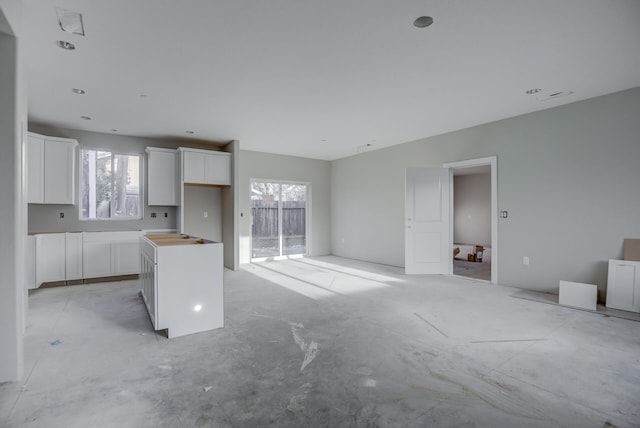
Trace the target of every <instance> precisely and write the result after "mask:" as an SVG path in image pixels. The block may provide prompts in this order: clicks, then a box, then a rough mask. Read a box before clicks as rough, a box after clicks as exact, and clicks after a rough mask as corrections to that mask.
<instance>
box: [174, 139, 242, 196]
mask: <svg viewBox="0 0 640 428" xmlns="http://www.w3.org/2000/svg"><path fill="white" fill-rule="evenodd" d="M178 150H180V152H181V153H182V181H183V182H184V183H192V184H209V185H216V186H229V185H231V153H226V152H216V151H212V150H198V149H189V148H185V147H180V148H179V149H178Z"/></svg>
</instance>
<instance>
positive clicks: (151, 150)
mask: <svg viewBox="0 0 640 428" xmlns="http://www.w3.org/2000/svg"><path fill="white" fill-rule="evenodd" d="M146 151H147V170H148V176H147V195H148V200H147V204H148V205H149V206H153V205H169V206H175V205H179V204H180V202H179V197H178V186H179V184H180V177H179V175H178V161H179V159H180V157H179V156H178V151H177V150H171V149H160V148H156V147H147V149H146Z"/></svg>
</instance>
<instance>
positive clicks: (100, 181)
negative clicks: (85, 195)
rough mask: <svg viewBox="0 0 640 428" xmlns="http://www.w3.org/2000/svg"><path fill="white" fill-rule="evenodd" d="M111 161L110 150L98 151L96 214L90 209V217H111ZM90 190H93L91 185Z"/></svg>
mask: <svg viewBox="0 0 640 428" xmlns="http://www.w3.org/2000/svg"><path fill="white" fill-rule="evenodd" d="M111 163H112V158H111V153H110V152H99V151H98V152H96V169H95V170H96V179H95V194H96V197H95V214H94V213H93V212H92V211H90V212H89V218H110V217H111V197H112V195H111V193H112V189H111V177H112V165H111ZM89 190H90V191H93V189H92V188H91V187H90V188H89ZM92 214H93V215H92Z"/></svg>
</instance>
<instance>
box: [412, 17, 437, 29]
mask: <svg viewBox="0 0 640 428" xmlns="http://www.w3.org/2000/svg"><path fill="white" fill-rule="evenodd" d="M431 24H433V18H432V17H430V16H421V17H420V18H416V20H415V21H413V26H414V27H418V28H427V27H428V26H430V25H431Z"/></svg>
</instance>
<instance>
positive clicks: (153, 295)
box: [139, 235, 224, 338]
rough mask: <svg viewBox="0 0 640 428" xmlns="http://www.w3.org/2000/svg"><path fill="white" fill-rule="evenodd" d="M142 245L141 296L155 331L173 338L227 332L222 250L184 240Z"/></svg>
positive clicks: (166, 239) (159, 239) (150, 239)
mask: <svg viewBox="0 0 640 428" xmlns="http://www.w3.org/2000/svg"><path fill="white" fill-rule="evenodd" d="M140 241H141V242H140V258H139V260H140V271H141V273H140V291H141V293H142V297H143V299H144V302H145V305H146V306H147V310H148V311H149V317H150V318H151V322H152V324H153V328H154V330H166V331H167V337H168V338H172V337H177V336H184V335H187V334H192V333H198V332H202V331H207V330H211V329H215V328H220V327H223V326H224V299H223V283H222V279H223V269H224V268H223V266H222V257H223V256H222V250H223V248H222V244H221V243H217V242H211V241H207V240H198V239H187V237H185V239H183V238H182V237H180V235H176V237H175V238H172V237H168V236H166V235H162V236H161V235H156V236H155V237H154V236H153V235H147V237H143V238H141V239H140Z"/></svg>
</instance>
